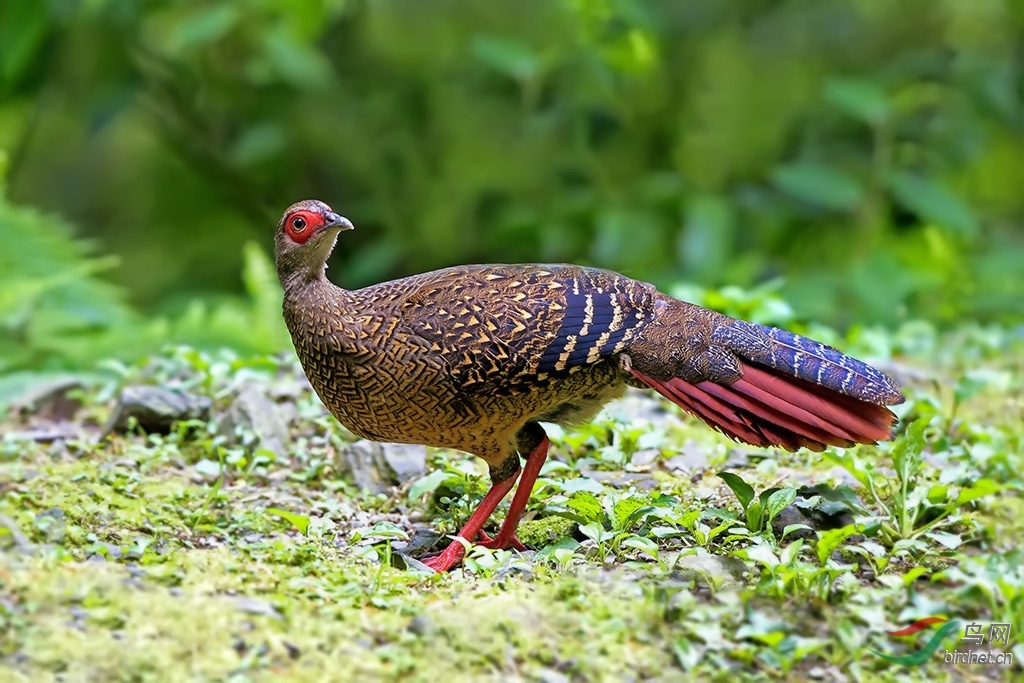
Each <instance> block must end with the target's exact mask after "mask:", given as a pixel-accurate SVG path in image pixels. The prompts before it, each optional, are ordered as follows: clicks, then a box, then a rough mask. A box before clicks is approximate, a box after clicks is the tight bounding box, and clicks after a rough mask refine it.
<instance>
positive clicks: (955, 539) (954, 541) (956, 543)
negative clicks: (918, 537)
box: [925, 531, 964, 550]
mask: <svg viewBox="0 0 1024 683" xmlns="http://www.w3.org/2000/svg"><path fill="white" fill-rule="evenodd" d="M925 536H927V537H928V538H930V539H932V540H933V541H935V542H936V543H939V544H941V545H944V546H945V547H947V548H949V549H950V550H956V549H957V548H959V547H960V546H961V545H963V542H964V539H962V538H960V536H959V535H957V534H951V533H949V532H946V531H929V532H928V533H926V534H925Z"/></svg>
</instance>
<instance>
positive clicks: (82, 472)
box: [0, 325, 1024, 683]
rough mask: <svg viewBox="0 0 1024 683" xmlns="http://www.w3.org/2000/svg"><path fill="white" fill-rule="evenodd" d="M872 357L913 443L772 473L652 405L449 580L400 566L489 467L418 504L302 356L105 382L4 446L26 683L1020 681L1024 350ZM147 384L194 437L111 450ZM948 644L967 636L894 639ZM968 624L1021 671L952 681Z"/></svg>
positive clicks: (9, 675) (47, 410)
mask: <svg viewBox="0 0 1024 683" xmlns="http://www.w3.org/2000/svg"><path fill="white" fill-rule="evenodd" d="M845 343H846V345H847V346H846V347H847V348H851V350H853V351H857V352H859V353H866V354H868V355H877V356H878V357H880V358H882V361H881V364H882V366H883V367H884V368H885V369H886V370H888V371H890V372H892V373H893V374H895V375H896V376H897V377H898V378H899V379H900V380H901V381H902V382H903V383H904V385H905V386H906V390H907V396H908V400H907V402H906V403H905V404H904V405H902V406H899V407H898V411H899V414H900V416H901V418H902V421H901V428H900V435H899V438H898V439H897V440H896V441H895V442H894V443H889V444H881V445H878V446H865V447H860V448H856V449H848V450H841V449H831V450H829V451H827V452H826V453H824V454H814V453H807V452H799V453H796V454H784V453H777V452H771V451H766V450H760V449H750V448H746V447H742V446H738V445H736V444H733V443H731V442H729V441H728V440H727V439H725V438H724V437H721V436H720V435H718V434H716V433H714V432H712V431H711V430H709V429H707V428H705V427H703V426H702V425H700V424H699V423H697V422H696V421H694V420H692V419H690V418H688V417H686V416H683V415H681V414H680V413H679V412H678V411H677V410H675V409H674V408H673V407H671V406H667V405H664V404H662V403H661V402H660V401H658V400H656V399H654V398H648V397H644V396H640V395H630V397H628V398H627V399H626V400H624V401H622V402H619V403H616V404H613V405H611V406H609V408H608V409H606V411H605V412H604V413H603V414H602V415H601V417H600V418H599V419H598V420H597V421H596V422H595V423H594V424H593V425H591V426H590V427H587V428H586V429H584V430H582V431H580V432H576V433H563V432H561V431H559V430H555V429H552V430H551V433H552V437H553V439H552V440H553V444H554V445H553V449H552V450H553V458H552V460H551V462H549V464H548V466H547V467H546V469H545V471H544V473H543V474H542V477H541V480H540V481H539V482H538V485H537V488H536V489H535V492H534V496H533V499H532V503H531V507H530V513H529V516H530V517H531V519H530V521H529V522H527V523H526V524H525V525H524V528H523V531H522V533H521V537H522V539H523V541H524V542H526V543H527V545H529V546H530V547H531V548H532V550H531V551H528V552H526V553H517V552H512V551H496V552H492V551H489V550H486V549H484V548H473V549H471V551H470V555H469V559H468V560H467V562H466V563H465V565H464V567H462V568H461V569H459V570H456V571H454V572H452V573H450V574H447V575H436V574H430V573H425V572H422V571H419V570H417V569H416V563H415V562H414V561H408V560H406V559H405V558H406V557H407V556H412V557H415V556H419V555H421V554H422V553H423V552H425V551H427V550H428V549H429V548H430V547H431V546H432V545H433V546H435V547H436V545H437V544H439V543H444V542H446V541H445V540H444V539H443V537H440V538H439V537H437V536H435V535H433V534H432V533H431V531H432V530H433V531H437V532H439V533H441V534H450V533H452V532H453V531H454V530H455V529H456V528H457V527H458V525H459V523H460V522H461V521H463V520H464V519H465V517H466V515H467V514H468V512H469V510H470V509H471V508H472V506H473V505H474V504H475V503H476V501H477V500H479V498H480V496H481V495H482V494H483V492H484V491H485V490H486V485H487V483H486V479H485V478H484V477H483V476H482V475H483V474H484V472H485V469H484V467H483V466H482V464H481V463H480V462H478V461H476V460H474V459H473V458H471V457H469V456H466V455H464V454H460V453H455V452H444V451H433V450H431V451H429V452H427V453H426V463H425V464H427V465H429V467H426V468H425V469H423V470H422V471H417V472H415V473H414V475H412V476H411V478H409V479H408V480H407V481H402V482H401V483H400V485H398V486H391V485H390V484H391V483H392V482H391V481H390V479H394V478H395V477H396V474H395V473H394V472H392V471H389V470H388V469H387V467H385V466H384V465H383V464H382V463H383V462H384V460H382V459H381V458H379V457H378V458H377V459H376V460H373V458H371V460H373V463H371V465H370V466H369V471H367V470H366V468H365V467H363V465H357V464H354V462H353V460H352V458H353V457H354V456H353V455H352V454H353V453H354V452H355V451H354V450H353V447H352V446H351V445H350V444H351V442H352V441H354V438H353V437H351V435H349V434H348V433H347V432H345V430H344V429H342V428H341V427H340V426H339V425H338V424H337V423H336V422H334V420H333V419H332V418H330V417H329V416H327V415H326V414H325V413H324V412H323V409H322V407H321V406H320V404H319V403H318V402H317V400H316V399H315V397H313V396H312V395H311V394H310V393H309V391H308V387H307V386H306V385H305V384H304V382H303V380H302V378H301V374H300V373H299V370H298V368H297V366H296V364H295V362H294V360H292V359H290V358H284V357H281V358H257V359H239V358H235V357H233V356H231V355H230V354H227V353H221V354H202V353H198V352H195V351H191V350H188V349H172V350H168V351H167V352H166V353H165V354H162V355H160V356H157V357H153V358H149V359H146V360H144V361H142V362H140V363H139V364H137V365H133V366H123V365H119V364H116V363H110V364H107V366H105V368H104V369H103V371H102V372H100V373H99V374H98V375H94V376H91V377H89V378H88V379H85V380H83V386H82V387H81V388H72V389H71V390H70V391H63V392H62V393H60V395H61V396H62V398H60V399H59V400H58V399H54V398H53V396H42V397H41V396H39V395H37V396H36V398H35V399H33V401H34V402H31V403H30V404H25V403H23V404H20V405H15V406H14V407H12V408H11V409H10V410H9V411H8V415H7V417H6V419H5V420H4V421H3V423H2V429H3V433H4V437H3V440H2V441H0V492H2V494H3V497H2V500H0V522H2V524H0V679H3V680H12V681H22V680H23V681H45V680H64V681H150V680H152V681H196V680H253V681H270V680H284V679H287V680H296V681H304V680H308V681H329V680H338V681H360V680H367V681H373V680H397V679H401V680H412V681H420V680H422V681H433V680H440V679H442V678H443V679H446V680H450V681H462V680H503V681H504V680H530V681H545V682H547V683H556V682H560V681H601V680H614V681H622V680H626V681H630V680H665V681H672V680H682V681H685V680H735V679H740V680H776V679H793V680H809V679H818V680H825V681H834V680H893V681H895V680H901V681H902V680H929V681H963V680H992V679H996V680H1000V679H1005V680H1020V677H1021V674H1022V671H1024V669H1022V668H1021V661H1022V659H1024V635H1022V633H1024V566H1022V560H1024V552H1022V550H1021V547H1022V540H1024V503H1022V498H1021V490H1022V472H1024V467H1022V465H1024V420H1022V416H1024V388H1022V379H1021V369H1022V367H1024V335H1022V334H1021V331H1020V330H1004V329H995V328H973V327H972V328H965V329H963V330H960V331H958V332H956V333H952V334H944V335H940V334H937V333H936V332H935V331H934V330H932V329H931V328H930V327H927V326H923V327H922V326H917V327H914V326H911V325H908V326H905V328H904V329H902V330H900V331H898V332H895V333H892V334H881V333H879V334H878V335H875V336H874V337H872V336H870V335H861V336H860V337H858V338H856V339H852V340H850V339H848V340H846V342H845ZM874 352H877V353H874ZM885 358H895V359H896V360H891V359H890V360H885ZM70 386H72V387H73V386H74V382H72V383H70ZM133 386H151V387H157V388H160V389H174V390H176V391H184V392H188V393H189V394H190V395H191V396H193V398H195V399H196V400H198V404H197V405H198V408H196V410H197V412H196V413H195V415H194V416H193V417H192V418H191V419H186V420H183V421H178V422H175V423H173V424H172V425H170V427H169V429H155V428H144V427H145V425H146V419H143V418H139V419H136V418H135V417H130V416H129V417H127V418H125V417H124V416H122V418H121V419H120V423H119V424H114V423H115V422H118V420H113V421H111V415H112V413H114V412H115V407H116V406H117V404H118V403H117V397H118V395H119V394H120V392H121V391H122V389H123V388H124V387H133ZM246 392H248V393H247V395H248V397H249V398H248V399H247V400H248V401H249V403H250V404H251V405H255V406H256V407H255V408H252V409H250V410H238V409H237V405H238V403H239V401H240V398H239V397H240V396H242V395H243V394H245V393H246ZM253 396H255V398H253ZM261 401H262V403H261ZM260 405H263V406H264V408H265V407H266V406H267V405H269V406H270V407H271V411H270V414H263V415H262V416H261V413H260V408H259V406H260ZM192 407H194V408H195V407H196V406H192ZM108 422H109V423H110V424H109V427H110V431H111V434H109V435H105V436H104V435H103V432H104V431H106V430H104V428H103V427H104V425H107V424H108ZM282 429H283V430H284V433H283V434H281V433H276V434H275V431H276V432H280V431H281V430H282ZM101 436H102V437H103V438H100V437H101ZM364 451H365V448H364ZM406 455H407V456H409V454H408V453H407V454H406ZM409 457H411V459H412V460H413V461H415V459H416V452H415V451H412V452H411V456H409ZM420 457H422V456H420ZM406 464H408V463H406ZM423 464H424V463H420V464H419V465H417V464H416V463H415V462H413V464H412V465H410V467H411V468H412V469H413V470H416V469H417V468H420V469H422V465H423ZM360 467H363V469H362V470H360V469H359V468H360ZM398 469H401V468H398ZM723 473H724V477H723V476H720V475H721V474H723ZM397 477H398V478H399V479H403V478H405V477H404V476H402V475H401V473H399V475H397ZM357 480H358V481H369V482H370V484H369V485H364V486H365V487H364V488H360V487H357V486H356V484H354V483H353V482H354V481H357ZM374 481H379V482H383V483H382V484H381V485H380V486H374V485H373V482H374ZM500 517H501V513H500V511H499V514H498V515H497V519H496V520H495V521H494V523H492V527H491V528H492V529H493V528H496V524H495V523H496V522H497V521H500ZM925 617H941V618H944V619H947V620H948V621H946V622H939V623H936V624H932V625H930V626H927V627H925V628H924V629H923V630H921V631H920V632H919V633H917V634H916V635H912V636H903V637H894V636H890V635H888V634H887V633H886V631H893V630H897V629H901V628H904V627H906V626H908V625H910V624H912V623H913V622H915V621H916V620H918V619H922V618H925ZM954 619H956V620H959V623H958V624H957V625H956V627H955V628H953V627H950V632H949V633H948V635H947V637H946V638H945V639H944V640H942V641H941V642H940V643H937V645H936V648H937V651H935V652H934V654H931V656H927V655H928V652H930V651H931V650H929V651H927V652H925V653H924V655H923V656H921V657H922V659H923V661H922V662H920V663H914V664H900V663H893V662H891V661H888V660H887V659H884V658H882V657H881V656H879V655H878V654H876V652H878V653H882V654H885V655H889V656H891V657H905V656H912V655H913V654H914V653H916V652H919V651H921V650H922V649H923V648H927V647H928V645H927V644H928V643H929V639H930V638H932V637H933V636H934V635H935V634H936V633H937V632H938V631H939V630H940V629H941V628H942V627H943V625H944V624H945V625H948V624H949V622H951V621H952V620H954ZM972 623H973V624H977V625H979V628H980V629H981V632H982V633H984V635H985V637H986V640H985V641H984V643H983V644H981V645H980V647H975V648H972V649H976V650H978V651H986V652H992V653H993V654H1006V653H1010V654H1011V655H1012V656H1013V664H1011V665H1006V664H1003V665H998V664H987V665H986V664H980V663H975V664H963V663H961V664H955V663H951V662H947V661H945V660H946V659H947V657H945V656H944V653H945V652H946V651H950V652H952V651H953V650H958V651H964V650H966V649H968V648H969V645H968V644H967V641H963V640H962V638H963V636H964V635H965V632H966V631H965V630H966V629H967V628H968V626H970V625H971V624H972ZM993 623H994V624H997V625H998V624H1008V625H1009V635H1008V638H1007V642H1006V643H1005V644H1003V643H1001V642H990V639H991V636H992V635H993V633H992V630H991V629H992V624H993ZM996 633H998V630H997V631H996ZM997 639H998V636H997ZM950 657H952V655H950Z"/></svg>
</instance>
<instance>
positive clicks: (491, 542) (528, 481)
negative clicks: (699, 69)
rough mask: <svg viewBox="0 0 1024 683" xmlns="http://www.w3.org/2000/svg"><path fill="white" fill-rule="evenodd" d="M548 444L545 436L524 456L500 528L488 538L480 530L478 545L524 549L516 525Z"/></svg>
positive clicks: (527, 499)
mask: <svg viewBox="0 0 1024 683" xmlns="http://www.w3.org/2000/svg"><path fill="white" fill-rule="evenodd" d="M550 445H551V442H550V441H548V437H547V436H545V437H544V438H543V439H542V440H541V442H540V443H539V444H537V447H536V448H534V449H533V452H532V453H530V455H528V456H527V457H526V467H524V468H523V476H522V477H520V478H519V488H517V489H516V495H515V496H513V497H512V505H511V506H510V507H509V510H508V516H506V517H505V521H504V522H503V523H502V525H501V529H500V530H499V531H498V533H497V535H496V536H495V537H494V538H489V537H487V536H486V534H483V533H482V532H481V535H482V536H483V540H481V541H480V542H479V543H478V545H482V546H484V547H485V548H515V549H516V550H526V546H524V545H523V544H522V543H521V542H520V541H519V539H518V538H516V527H518V526H519V520H520V519H521V518H522V516H523V512H525V511H526V504H527V503H528V502H530V495H531V494H532V493H533V485H534V484H535V483H536V482H537V475H539V474H540V468H541V467H543V466H544V461H545V460H547V459H548V446H550Z"/></svg>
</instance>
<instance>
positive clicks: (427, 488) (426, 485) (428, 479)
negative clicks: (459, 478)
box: [409, 470, 452, 500]
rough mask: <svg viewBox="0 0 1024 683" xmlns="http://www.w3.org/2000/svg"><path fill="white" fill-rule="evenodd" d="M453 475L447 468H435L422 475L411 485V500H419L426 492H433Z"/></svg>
mask: <svg viewBox="0 0 1024 683" xmlns="http://www.w3.org/2000/svg"><path fill="white" fill-rule="evenodd" d="M451 476H452V475H451V473H449V472H446V471H445V470H434V471H433V472H431V473H430V474H428V475H427V476H425V477H420V478H419V479H417V480H416V482H415V483H414V484H413V485H412V486H410V487H409V500H419V499H420V498H422V497H423V496H425V495H426V494H428V493H433V492H434V491H436V490H437V489H439V488H440V487H441V485H442V484H444V483H445V482H446V481H448V478H449V477H451Z"/></svg>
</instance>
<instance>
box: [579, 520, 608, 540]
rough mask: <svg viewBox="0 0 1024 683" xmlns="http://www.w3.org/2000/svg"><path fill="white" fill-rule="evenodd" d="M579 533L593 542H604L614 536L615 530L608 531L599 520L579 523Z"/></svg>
mask: <svg viewBox="0 0 1024 683" xmlns="http://www.w3.org/2000/svg"><path fill="white" fill-rule="evenodd" d="M580 533H581V534H583V535H584V536H586V537H587V538H589V539H590V540H592V541H594V542H595V543H604V542H605V541H608V540H610V539H612V538H614V537H615V532H613V531H608V530H607V529H605V528H604V526H603V525H602V524H601V523H600V522H591V523H590V524H580Z"/></svg>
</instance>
